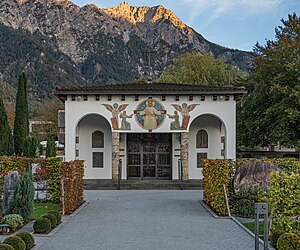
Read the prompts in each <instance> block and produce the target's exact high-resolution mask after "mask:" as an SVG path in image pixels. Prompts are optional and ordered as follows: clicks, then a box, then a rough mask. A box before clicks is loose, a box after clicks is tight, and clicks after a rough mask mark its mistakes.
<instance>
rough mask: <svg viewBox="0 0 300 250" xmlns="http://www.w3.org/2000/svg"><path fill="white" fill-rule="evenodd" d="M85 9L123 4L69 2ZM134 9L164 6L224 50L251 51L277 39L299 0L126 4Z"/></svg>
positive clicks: (299, 8)
mask: <svg viewBox="0 0 300 250" xmlns="http://www.w3.org/2000/svg"><path fill="white" fill-rule="evenodd" d="M70 1H72V2H73V3H75V4H77V5H79V6H83V5H85V4H96V5H97V6H98V7H100V8H109V7H112V6H118V5H119V4H120V3H121V2H122V1H121V0H110V1H109V0H70ZM127 2H128V3H129V4H130V5H133V6H156V5H163V6H164V7H165V8H167V9H170V10H172V11H173V12H174V13H175V14H176V15H177V16H178V17H179V18H180V19H181V20H182V21H183V22H184V23H185V24H187V25H188V26H190V27H191V28H193V29H194V30H196V31H197V32H198V33H200V34H201V35H202V36H203V37H204V38H206V39H207V40H209V41H211V42H213V43H217V44H220V45H222V46H225V47H228V48H232V49H240V50H246V51H252V50H253V46H254V45H255V44H256V42H259V43H260V44H265V41H266V39H270V40H274V39H275V28H276V27H278V26H279V25H281V21H280V20H281V19H282V18H283V19H287V18H288V14H292V13H293V12H296V14H297V15H298V16H300V0H127Z"/></svg>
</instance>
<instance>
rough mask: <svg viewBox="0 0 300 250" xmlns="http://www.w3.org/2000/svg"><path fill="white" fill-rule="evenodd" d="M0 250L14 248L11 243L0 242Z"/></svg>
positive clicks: (11, 249)
mask: <svg viewBox="0 0 300 250" xmlns="http://www.w3.org/2000/svg"><path fill="white" fill-rule="evenodd" d="M0 250H15V249H14V248H13V247H12V246H11V245H8V244H0Z"/></svg>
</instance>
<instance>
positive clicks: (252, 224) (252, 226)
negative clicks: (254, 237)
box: [243, 222, 264, 235]
mask: <svg viewBox="0 0 300 250" xmlns="http://www.w3.org/2000/svg"><path fill="white" fill-rule="evenodd" d="M243 225H244V226H245V227H246V228H248V229H249V230H250V231H251V232H252V233H255V222H247V223H243ZM263 234H264V223H263V222H259V235H263Z"/></svg>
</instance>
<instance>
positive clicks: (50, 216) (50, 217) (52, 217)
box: [42, 214, 57, 228]
mask: <svg viewBox="0 0 300 250" xmlns="http://www.w3.org/2000/svg"><path fill="white" fill-rule="evenodd" d="M42 218H46V219H48V220H49V221H50V223H51V228H55V227H56V224H57V219H56V216H55V215H54V214H45V215H43V216H42Z"/></svg>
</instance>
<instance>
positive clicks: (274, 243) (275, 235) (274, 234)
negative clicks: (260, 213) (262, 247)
mask: <svg viewBox="0 0 300 250" xmlns="http://www.w3.org/2000/svg"><path fill="white" fill-rule="evenodd" d="M284 233H285V232H284V231H281V230H278V231H272V233H271V235H270V244H271V245H272V246H273V247H276V246H277V240H278V239H279V237H280V236H281V235H283V234H284Z"/></svg>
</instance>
